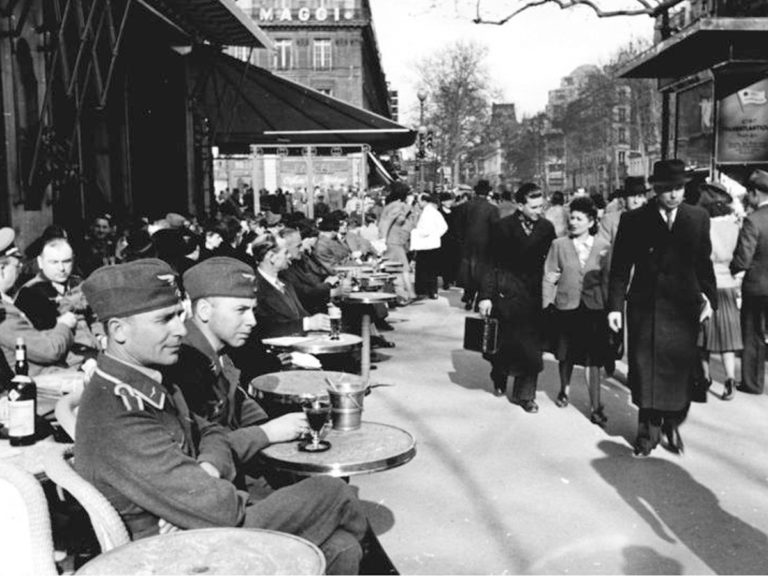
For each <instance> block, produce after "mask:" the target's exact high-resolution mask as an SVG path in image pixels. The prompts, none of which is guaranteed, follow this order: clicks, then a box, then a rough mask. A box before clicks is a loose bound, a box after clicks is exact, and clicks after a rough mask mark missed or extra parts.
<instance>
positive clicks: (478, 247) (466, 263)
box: [460, 180, 499, 310]
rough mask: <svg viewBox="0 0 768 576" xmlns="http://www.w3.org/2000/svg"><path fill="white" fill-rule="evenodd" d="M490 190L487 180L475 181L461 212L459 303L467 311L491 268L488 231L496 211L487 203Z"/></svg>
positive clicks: (472, 304)
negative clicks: (461, 245)
mask: <svg viewBox="0 0 768 576" xmlns="http://www.w3.org/2000/svg"><path fill="white" fill-rule="evenodd" d="M490 191H491V185H490V183H489V182H488V180H479V181H478V182H477V184H476V185H475V197H474V198H472V199H471V200H470V201H469V202H467V204H466V207H465V208H464V209H463V211H462V216H463V218H464V222H463V226H462V227H463V229H464V233H463V235H462V236H463V238H464V251H463V253H462V257H461V265H460V275H461V281H462V282H463V284H464V296H463V297H462V301H463V302H464V307H465V308H466V309H467V310H471V309H472V307H473V306H474V305H475V296H476V295H477V291H478V289H479V288H480V283H481V282H482V281H483V278H484V277H485V276H486V273H487V272H488V271H489V270H490V269H491V268H492V267H493V255H492V254H491V230H492V229H493V225H494V224H495V223H496V221H497V220H498V219H499V209H498V208H497V207H496V206H494V205H493V204H491V203H490V202H489V201H488V193H489V192H490Z"/></svg>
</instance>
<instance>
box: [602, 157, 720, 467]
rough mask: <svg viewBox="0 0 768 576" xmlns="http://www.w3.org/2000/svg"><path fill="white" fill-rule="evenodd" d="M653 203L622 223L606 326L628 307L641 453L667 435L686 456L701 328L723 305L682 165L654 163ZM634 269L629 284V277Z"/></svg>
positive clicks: (700, 214)
mask: <svg viewBox="0 0 768 576" xmlns="http://www.w3.org/2000/svg"><path fill="white" fill-rule="evenodd" d="M648 180H649V182H650V183H651V184H652V185H653V189H654V192H655V193H656V197H655V199H654V200H652V201H651V202H649V203H648V204H646V205H645V206H643V207H642V208H638V209H637V210H632V211H630V212H625V213H624V214H622V216H621V220H620V223H619V230H618V232H617V235H616V242H615V245H614V249H613V257H612V263H611V274H610V285H609V301H608V310H609V314H608V323H609V326H610V327H611V329H612V330H614V331H615V332H618V331H619V330H621V328H622V324H623V312H624V305H625V302H626V308H627V343H628V357H629V375H628V384H629V387H630V389H631V391H632V400H633V402H634V403H635V404H636V405H637V406H638V408H639V414H638V421H639V424H638V431H637V440H636V444H635V454H636V455H638V456H648V455H649V454H650V452H651V450H653V448H655V447H656V446H657V445H658V444H659V442H660V441H661V434H662V432H663V433H664V434H665V436H666V440H667V446H668V448H669V449H671V450H672V451H673V452H677V453H679V452H680V451H682V448H683V444H682V439H681V438H680V433H679V429H678V427H679V426H680V424H681V423H682V422H683V420H684V419H685V417H686V415H687V412H688V408H689V406H690V402H691V392H692V385H693V375H694V369H695V366H696V363H697V362H698V349H697V346H696V339H697V336H698V333H699V324H700V322H701V321H703V320H705V319H707V318H708V317H709V316H710V315H711V313H712V307H713V306H716V305H717V291H716V287H715V275H714V270H713V268H712V261H711V260H710V253H711V251H712V245H711V241H710V237H709V217H708V215H707V213H706V212H705V211H704V210H703V209H701V208H699V207H696V206H691V205H689V204H684V203H683V196H684V186H685V182H686V175H685V165H684V163H683V162H682V161H681V160H676V159H675V160H662V161H659V162H656V164H655V165H654V169H653V175H652V176H651V177H650V178H649V179H648ZM633 268H634V273H633V277H632V280H631V283H630V272H631V271H632V270H633Z"/></svg>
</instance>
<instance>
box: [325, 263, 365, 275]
mask: <svg viewBox="0 0 768 576" xmlns="http://www.w3.org/2000/svg"><path fill="white" fill-rule="evenodd" d="M333 271H334V272H336V273H340V274H346V273H349V272H351V273H363V272H373V266H370V265H368V264H344V265H341V266H334V267H333Z"/></svg>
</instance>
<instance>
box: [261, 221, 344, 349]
mask: <svg viewBox="0 0 768 576" xmlns="http://www.w3.org/2000/svg"><path fill="white" fill-rule="evenodd" d="M253 258H254V260H255V261H256V263H257V265H258V268H257V274H256V293H257V304H256V320H257V321H258V323H257V328H256V330H257V332H258V334H259V337H260V338H262V339H263V338H268V337H271V336H286V335H290V334H298V333H301V332H308V331H313V330H330V328H331V321H330V319H329V318H328V315H327V314H321V313H318V314H314V315H310V314H309V312H307V310H306V309H305V308H304V306H302V304H301V301H300V300H299V297H298V296H297V295H296V291H295V290H294V289H293V286H291V285H290V284H286V283H285V282H283V281H282V280H280V278H279V276H280V273H281V272H282V271H283V270H285V269H286V268H288V266H289V264H290V256H289V255H288V249H287V247H286V241H285V239H284V238H279V237H277V238H276V237H275V236H272V235H271V234H267V235H266V236H265V237H264V239H262V240H261V241H260V242H259V243H257V244H255V245H254V246H253Z"/></svg>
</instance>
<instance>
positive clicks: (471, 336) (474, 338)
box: [464, 317, 499, 354]
mask: <svg viewBox="0 0 768 576" xmlns="http://www.w3.org/2000/svg"><path fill="white" fill-rule="evenodd" d="M464 349H465V350H471V351H472V352H482V353H483V354H496V353H497V352H498V351H499V321H498V320H497V319H496V318H489V317H483V318H477V317H467V318H465V319H464Z"/></svg>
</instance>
